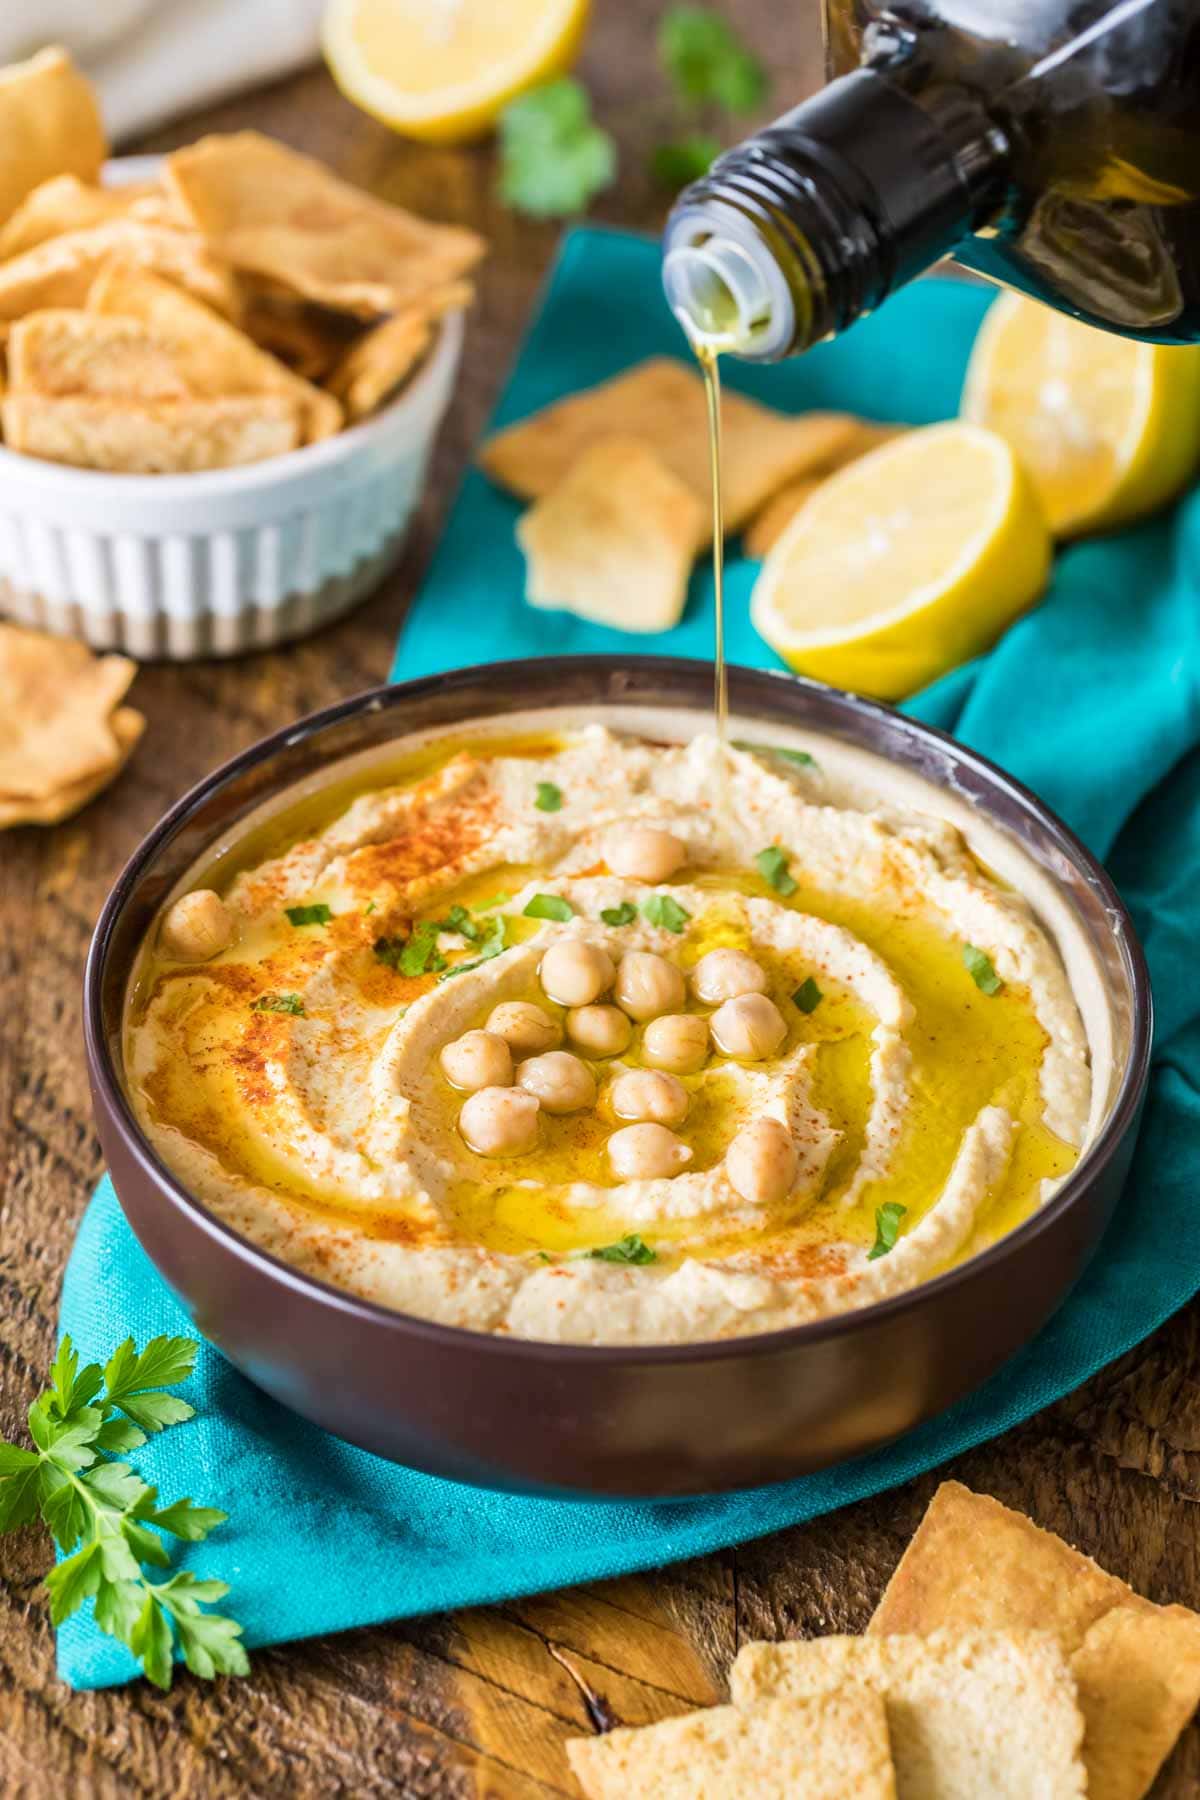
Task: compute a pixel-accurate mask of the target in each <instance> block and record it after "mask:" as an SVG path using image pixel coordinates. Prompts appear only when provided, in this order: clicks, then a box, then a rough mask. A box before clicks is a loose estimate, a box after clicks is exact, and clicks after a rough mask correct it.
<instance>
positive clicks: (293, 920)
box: [283, 900, 333, 925]
mask: <svg viewBox="0 0 1200 1800" xmlns="http://www.w3.org/2000/svg"><path fill="white" fill-rule="evenodd" d="M283 910H284V912H285V913H286V914H287V919H288V924H289V925H328V923H329V921H330V919H332V917H333V914H332V913H331V912H330V910H329V908H328V907H327V906H326V904H325V902H324V901H323V900H315V901H314V902H313V904H312V905H311V906H285V907H284V909H283Z"/></svg>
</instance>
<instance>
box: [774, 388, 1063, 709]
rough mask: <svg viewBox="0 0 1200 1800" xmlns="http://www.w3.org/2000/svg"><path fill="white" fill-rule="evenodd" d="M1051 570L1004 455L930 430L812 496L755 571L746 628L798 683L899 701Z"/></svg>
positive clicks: (1019, 473)
mask: <svg viewBox="0 0 1200 1800" xmlns="http://www.w3.org/2000/svg"><path fill="white" fill-rule="evenodd" d="M1049 567H1050V534H1049V531H1048V529H1047V526H1046V521H1045V518H1044V516H1043V514H1042V510H1041V507H1040V506H1039V504H1038V500H1037V496H1036V494H1035V493H1034V489H1033V484H1032V483H1031V481H1030V479H1029V477H1028V475H1027V474H1026V473H1025V471H1024V469H1023V468H1022V467H1021V464H1020V463H1019V461H1018V460H1017V458H1016V456H1014V454H1013V451H1012V448H1011V446H1010V445H1009V444H1007V443H1006V442H1005V440H1004V439H1003V438H1002V437H999V436H997V434H996V433H995V432H991V431H984V430H982V429H981V428H980V427H979V426H977V425H966V424H962V423H959V422H957V421H955V422H951V423H949V424H945V425H928V426H925V427H924V428H923V429H921V430H919V431H910V432H907V433H906V434H905V435H904V436H903V437H900V438H896V439H894V440H893V441H892V442H891V443H889V444H885V445H884V446H883V447H882V448H880V449H878V450H873V451H871V452H870V453H869V454H868V455H867V456H864V457H861V458H860V459H859V460H858V461H857V462H854V463H851V464H849V466H848V467H846V468H844V469H841V470H839V471H838V473H837V474H835V475H832V476H830V478H829V479H828V481H825V482H823V483H822V485H821V486H820V487H819V488H817V490H816V491H815V493H813V494H812V496H811V497H810V498H809V499H808V500H807V501H806V502H805V504H804V505H803V506H802V507H801V509H800V511H799V512H798V513H797V514H796V517H795V518H794V519H793V520H792V522H791V524H790V525H789V526H788V528H787V530H786V531H785V532H784V534H783V536H782V537H781V538H780V539H779V541H778V542H777V543H776V544H775V546H774V548H773V549H772V550H771V553H770V555H769V556H768V557H767V560H766V562H765V563H764V564H763V567H762V571H761V573H760V574H759V577H758V580H757V581H756V582H755V585H754V593H753V596H752V598H751V603H750V607H751V618H752V619H753V622H754V625H755V627H756V629H757V630H758V631H759V632H761V634H762V636H763V637H764V638H765V639H766V640H767V642H768V643H769V644H770V645H771V647H772V649H774V650H776V651H777V652H778V653H779V655H780V656H782V658H783V659H784V661H785V662H786V663H787V664H788V666H789V667H790V668H792V669H795V670H796V671H797V673H799V674H801V675H811V676H814V677H815V678H816V679H817V680H819V681H828V682H830V683H832V684H833V685H834V686H836V687H846V688H851V689H853V690H854V691H855V692H857V693H860V694H869V695H872V696H874V697H875V698H877V699H881V700H896V699H899V698H901V696H903V695H905V694H910V693H912V692H913V691H914V690H915V689H917V688H919V687H923V686H924V685H925V683H926V682H929V681H933V680H934V679H935V678H936V677H937V676H939V675H942V674H944V673H945V672H946V670H947V669H951V668H954V667H955V666H956V665H957V664H958V663H961V662H965V661H966V660H967V658H968V657H971V656H974V655H976V654H977V653H978V652H979V651H980V650H982V649H984V648H985V647H986V646H987V645H988V644H990V643H991V642H993V640H994V639H995V638H996V637H998V636H999V634H1000V632H1001V631H1003V629H1004V628H1005V626H1006V625H1008V624H1010V623H1011V621H1012V620H1013V619H1015V618H1016V617H1017V616H1018V615H1019V614H1020V613H1022V612H1024V610H1025V609H1026V607H1028V606H1030V605H1031V604H1032V603H1033V601H1034V600H1036V599H1037V597H1038V595H1039V594H1040V593H1041V591H1042V588H1043V587H1044V585H1045V581H1046V575H1047V572H1048V570H1049Z"/></svg>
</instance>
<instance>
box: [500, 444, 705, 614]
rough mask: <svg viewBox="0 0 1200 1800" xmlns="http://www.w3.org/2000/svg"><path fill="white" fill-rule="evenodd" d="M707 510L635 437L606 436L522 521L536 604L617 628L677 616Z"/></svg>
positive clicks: (528, 582)
mask: <svg viewBox="0 0 1200 1800" xmlns="http://www.w3.org/2000/svg"><path fill="white" fill-rule="evenodd" d="M707 522H708V515H707V513H706V511H705V508H704V507H703V505H702V504H701V502H700V501H699V500H697V498H696V496H695V494H693V493H692V491H691V489H690V488H689V487H688V486H687V484H686V482H683V481H681V480H680V479H679V477H678V475H676V474H674V473H673V472H672V470H671V469H669V468H668V467H667V466H666V465H665V464H664V463H662V462H660V461H659V459H658V457H657V456H656V455H655V453H654V451H653V450H651V449H649V448H648V446H647V445H646V444H644V443H642V442H641V440H640V439H639V438H604V439H601V440H600V441H599V442H597V443H594V444H592V445H590V446H589V447H588V449H587V450H586V451H585V452H584V453H583V455H582V456H580V457H579V458H578V459H577V460H576V461H575V462H574V463H572V465H571V467H570V468H569V469H568V471H567V473H566V475H565V476H564V477H563V479H562V481H561V482H560V483H559V485H558V486H557V487H556V488H553V489H551V491H550V492H549V493H548V494H547V495H546V496H545V498H544V499H541V500H539V501H538V502H537V504H536V505H535V506H531V507H530V508H529V510H528V511H527V512H526V513H524V514H523V515H522V516H521V518H520V519H519V520H518V521H517V541H518V543H519V544H520V546H521V548H522V550H523V551H524V552H525V556H526V560H527V565H528V567H527V571H526V578H525V598H526V599H527V600H528V601H529V603H530V605H531V606H539V607H547V608H558V609H561V610H563V611H565V612H573V613H577V614H578V615H579V617H580V618H581V619H590V620H592V621H593V622H594V623H595V624H599V625H613V626H615V627H616V628H617V629H618V630H620V631H666V630H667V629H668V628H669V627H670V626H672V625H675V624H677V623H678V621H679V618H680V616H681V615H682V612H683V607H684V602H685V600H686V599H687V587H688V578H689V576H690V575H691V572H692V564H693V562H694V561H695V559H696V555H697V553H698V551H699V549H700V547H701V545H702V544H703V542H704V538H705V531H706V527H707Z"/></svg>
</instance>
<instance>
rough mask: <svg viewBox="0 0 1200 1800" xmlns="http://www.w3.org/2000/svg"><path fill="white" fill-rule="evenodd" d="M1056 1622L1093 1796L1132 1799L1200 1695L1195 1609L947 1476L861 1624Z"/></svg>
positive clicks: (893, 1627)
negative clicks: (1114, 1571)
mask: <svg viewBox="0 0 1200 1800" xmlns="http://www.w3.org/2000/svg"><path fill="white" fill-rule="evenodd" d="M1024 1627H1033V1628H1035V1629H1042V1630H1049V1631H1053V1632H1054V1633H1055V1635H1056V1636H1057V1637H1058V1640H1059V1642H1060V1643H1061V1645H1062V1647H1063V1650H1064V1652H1065V1654H1066V1656H1067V1660H1068V1663H1069V1665H1070V1667H1071V1671H1072V1673H1073V1675H1074V1677H1075V1681H1076V1685H1077V1688H1078V1692H1079V1705H1080V1710H1081V1711H1082V1713H1083V1717H1084V1723H1085V1733H1084V1741H1083V1757H1084V1762H1085V1764H1086V1766H1087V1771H1088V1790H1087V1791H1088V1794H1089V1796H1091V1800H1138V1797H1139V1796H1141V1795H1143V1794H1145V1793H1146V1792H1147V1790H1148V1789H1149V1787H1150V1785H1151V1783H1152V1782H1153V1780H1154V1777H1155V1775H1156V1773H1157V1771H1158V1769H1159V1768H1160V1767H1161V1765H1162V1763H1163V1762H1164V1761H1165V1759H1166V1757H1167V1756H1168V1755H1169V1754H1170V1751H1171V1749H1172V1747H1173V1745H1174V1743H1175V1740H1176V1738H1177V1737H1178V1736H1179V1733H1180V1732H1181V1731H1182V1730H1183V1727H1184V1726H1185V1725H1186V1724H1187V1722H1188V1720H1189V1719H1190V1717H1191V1715H1192V1713H1193V1712H1194V1710H1195V1708H1196V1705H1197V1703H1198V1702H1200V1614H1197V1613H1194V1612H1191V1611H1189V1609H1188V1608H1187V1607H1184V1606H1156V1605H1154V1603H1153V1602H1152V1601H1149V1600H1145V1599H1143V1598H1142V1596H1141V1595H1139V1594H1136V1593H1135V1592H1134V1591H1133V1589H1132V1588H1131V1587H1129V1586H1128V1585H1127V1584H1126V1583H1125V1582H1123V1581H1121V1580H1119V1579H1118V1578H1117V1577H1116V1576H1115V1575H1109V1574H1107V1573H1106V1572H1105V1571H1104V1570H1103V1569H1101V1568H1100V1567H1099V1565H1098V1564H1096V1563H1094V1562H1093V1561H1092V1560H1091V1558H1090V1557H1087V1556H1084V1555H1083V1554H1082V1553H1081V1552H1080V1551H1078V1550H1073V1549H1072V1548H1071V1547H1070V1545H1069V1544H1066V1543H1064V1542H1063V1540H1062V1539H1061V1538H1059V1537H1055V1536H1054V1534H1053V1533H1052V1532H1049V1531H1043V1530H1041V1529H1040V1528H1039V1527H1038V1526H1036V1525H1035V1524H1034V1523H1033V1522H1032V1520H1030V1519H1027V1518H1026V1517H1025V1516H1024V1514H1022V1513H1018V1512H1012V1511H1010V1509H1009V1508H1008V1507H1006V1506H1002V1505H1001V1504H1000V1502H999V1501H998V1500H993V1499H990V1498H989V1497H987V1496H986V1495H983V1494H973V1493H972V1492H971V1491H970V1490H969V1489H968V1488H965V1487H963V1486H961V1484H960V1483H959V1482H956V1481H946V1482H943V1483H942V1485H941V1487H940V1488H939V1489H938V1491H937V1493H936V1494H935V1495H934V1497H933V1499H932V1501H931V1502H930V1504H929V1507H928V1510H927V1511H926V1514H925V1517H924V1518H923V1519H922V1521H921V1524H920V1526H919V1527H918V1529H917V1532H916V1535H915V1536H914V1538H913V1540H912V1542H911V1544H910V1545H909V1547H908V1549H907V1550H906V1551H905V1553H904V1555H903V1557H902V1558H901V1560H900V1564H899V1567H898V1568H897V1570H896V1572H895V1574H894V1575H893V1576H892V1579H891V1581H890V1582H889V1583H888V1587H887V1590H886V1592H885V1593H884V1596H883V1599H882V1600H881V1601H880V1603H879V1606H878V1609H877V1610H876V1613H875V1616H874V1618H873V1619H872V1620H871V1624H870V1626H869V1630H870V1632H871V1633H872V1634H873V1635H880V1636H886V1635H888V1634H891V1633H894V1632H919V1633H928V1632H933V1631H937V1630H940V1629H942V1628H947V1629H950V1630H956V1631H974V1630H996V1629H1000V1630H1019V1629H1022V1628H1024Z"/></svg>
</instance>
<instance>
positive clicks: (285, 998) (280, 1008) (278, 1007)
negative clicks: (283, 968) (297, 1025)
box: [250, 994, 304, 1019]
mask: <svg viewBox="0 0 1200 1800" xmlns="http://www.w3.org/2000/svg"><path fill="white" fill-rule="evenodd" d="M250 1011H251V1012H277V1013H294V1014H295V1016H296V1017H297V1018H298V1019H302V1018H303V1017H304V1002H303V1000H302V999H301V998H300V996H299V994H260V995H259V996H258V999H257V1000H252V1001H251V1002H250Z"/></svg>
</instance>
